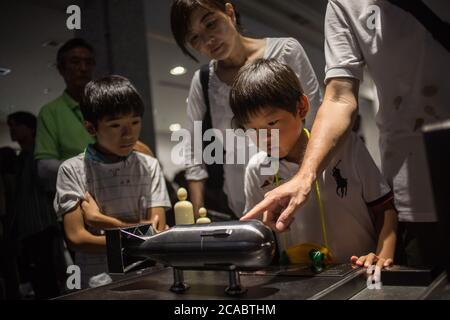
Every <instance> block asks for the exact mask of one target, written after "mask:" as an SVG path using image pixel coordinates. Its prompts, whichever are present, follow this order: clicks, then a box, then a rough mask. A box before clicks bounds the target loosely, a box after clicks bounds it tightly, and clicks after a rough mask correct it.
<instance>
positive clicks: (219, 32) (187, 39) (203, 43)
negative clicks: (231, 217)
mask: <svg viewBox="0 0 450 320" xmlns="http://www.w3.org/2000/svg"><path fill="white" fill-rule="evenodd" d="M171 27H172V33H173V35H174V38H175V40H176V42H177V44H178V46H179V47H180V48H181V50H182V51H183V52H184V53H185V54H187V55H188V56H190V57H191V58H193V59H194V60H196V61H197V59H196V58H195V56H194V55H193V54H192V53H191V52H190V51H189V49H188V47H189V48H190V49H193V50H194V51H195V52H196V53H199V54H202V55H204V56H206V57H208V58H209V59H210V60H211V61H210V63H209V73H208V75H207V76H208V77H209V78H208V79H209V81H208V86H207V87H208V94H207V98H208V100H209V101H208V102H209V111H210V112H209V113H210V115H211V124H212V127H213V128H214V129H218V130H220V131H221V133H222V136H224V137H225V130H226V129H231V127H232V126H231V123H232V118H233V112H232V111H231V107H230V105H229V101H228V99H229V97H228V96H229V91H230V86H231V84H232V83H233V80H234V78H235V76H236V74H237V72H238V71H239V69H240V68H241V67H242V66H243V65H245V64H247V63H250V62H252V61H254V60H256V59H259V58H274V59H277V60H279V61H280V62H282V63H285V64H288V65H289V66H290V67H292V68H293V70H294V71H295V73H296V75H297V76H298V77H299V79H300V81H301V83H302V84H303V86H304V88H303V89H304V91H305V93H306V95H307V96H308V99H309V101H310V104H311V109H312V110H311V113H310V116H309V118H308V119H307V120H306V127H308V128H310V127H311V124H312V122H313V119H314V116H315V113H316V111H317V107H318V106H319V105H320V102H321V101H320V100H321V93H320V89H319V83H318V81H317V78H316V75H315V74H314V71H313V69H312V67H311V64H310V62H309V60H308V57H307V56H306V53H305V52H304V50H303V48H302V46H301V45H300V44H299V43H298V41H297V40H295V39H293V38H264V39H254V38H249V37H246V36H244V35H242V34H241V32H240V31H239V30H240V24H239V15H238V13H237V12H236V11H235V9H234V7H233V5H232V4H231V3H230V2H228V1H225V0H175V1H174V2H173V4H172V8H171ZM206 71H207V72H208V69H206ZM200 78H201V76H200V70H198V71H197V72H196V73H195V74H194V77H193V79H192V82H191V88H190V91H189V97H188V103H187V104H188V105H187V116H188V124H189V128H188V129H189V130H190V131H191V136H194V134H193V131H194V122H195V121H203V120H204V118H205V114H206V113H207V110H208V107H207V103H206V101H205V97H204V95H203V89H202V83H201V80H200ZM225 151H226V152H227V153H229V152H234V154H236V150H229V149H227V148H226V147H225ZM241 151H242V150H241ZM192 154H193V145H192V144H191V146H189V147H188V149H187V150H186V152H185V157H186V161H187V163H189V165H188V167H187V170H186V179H187V180H188V182H189V191H190V198H191V201H192V203H193V205H194V212H195V213H196V214H197V213H198V208H199V207H201V206H202V205H203V204H204V190H205V181H206V180H205V179H207V178H208V173H207V170H206V168H205V166H204V165H199V164H194V163H195V162H192ZM223 172H224V174H223V175H224V183H223V191H224V192H225V194H226V196H227V198H228V200H227V201H228V206H229V208H230V209H231V211H232V212H233V213H234V214H235V215H237V216H241V215H242V214H243V210H244V206H245V197H244V192H243V190H244V173H245V164H224V166H223ZM214 178H217V177H214ZM210 190H211V189H210V188H206V191H210ZM218 201H220V199H217V198H216V202H218ZM206 204H207V206H208V203H206ZM223 211H226V210H223Z"/></svg>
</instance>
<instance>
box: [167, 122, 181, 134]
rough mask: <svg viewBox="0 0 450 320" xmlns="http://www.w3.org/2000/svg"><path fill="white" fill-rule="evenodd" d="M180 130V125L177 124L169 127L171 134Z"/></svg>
mask: <svg viewBox="0 0 450 320" xmlns="http://www.w3.org/2000/svg"><path fill="white" fill-rule="evenodd" d="M180 129H181V125H180V124H179V123H172V124H171V125H170V126H169V130H170V131H172V132H175V131H178V130H180Z"/></svg>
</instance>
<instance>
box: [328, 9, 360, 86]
mask: <svg viewBox="0 0 450 320" xmlns="http://www.w3.org/2000/svg"><path fill="white" fill-rule="evenodd" d="M325 61H326V67H325V83H327V81H328V80H329V79H331V78H337V77H348V78H356V79H358V80H360V81H362V80H363V67H364V64H365V62H364V57H363V55H362V53H361V50H360V47H359V45H358V41H357V38H356V35H355V32H354V30H353V27H352V25H351V23H350V19H349V17H348V15H347V13H346V12H345V9H343V8H342V7H341V6H340V4H339V3H338V1H333V0H332V1H329V2H328V6H327V11H326V14H325Z"/></svg>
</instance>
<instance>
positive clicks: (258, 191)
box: [244, 154, 264, 213]
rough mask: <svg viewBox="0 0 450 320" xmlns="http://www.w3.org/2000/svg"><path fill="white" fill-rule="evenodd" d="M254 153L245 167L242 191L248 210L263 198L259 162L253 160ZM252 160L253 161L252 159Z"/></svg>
mask: <svg viewBox="0 0 450 320" xmlns="http://www.w3.org/2000/svg"><path fill="white" fill-rule="evenodd" d="M257 156H258V154H256V155H255V156H254V157H253V158H252V159H250V162H249V164H248V166H247V168H246V169H245V179H244V193H245V209H244V213H246V212H248V211H249V210H250V209H252V208H253V207H254V206H255V205H257V204H258V203H259V202H260V201H262V200H263V199H264V190H263V189H262V188H261V176H260V175H259V164H258V163H257V162H256V161H254V160H255V159H256V158H255V157H257ZM252 160H253V161H252Z"/></svg>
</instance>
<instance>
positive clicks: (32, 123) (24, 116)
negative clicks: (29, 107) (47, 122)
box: [6, 111, 37, 134]
mask: <svg viewBox="0 0 450 320" xmlns="http://www.w3.org/2000/svg"><path fill="white" fill-rule="evenodd" d="M11 121H14V122H15V123H16V124H22V125H24V126H26V127H27V128H29V129H31V130H33V133H34V134H36V123H37V119H36V116H35V115H34V114H32V113H30V112H26V111H17V112H14V113H11V114H9V115H8V117H7V120H6V122H7V124H8V125H11Z"/></svg>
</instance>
